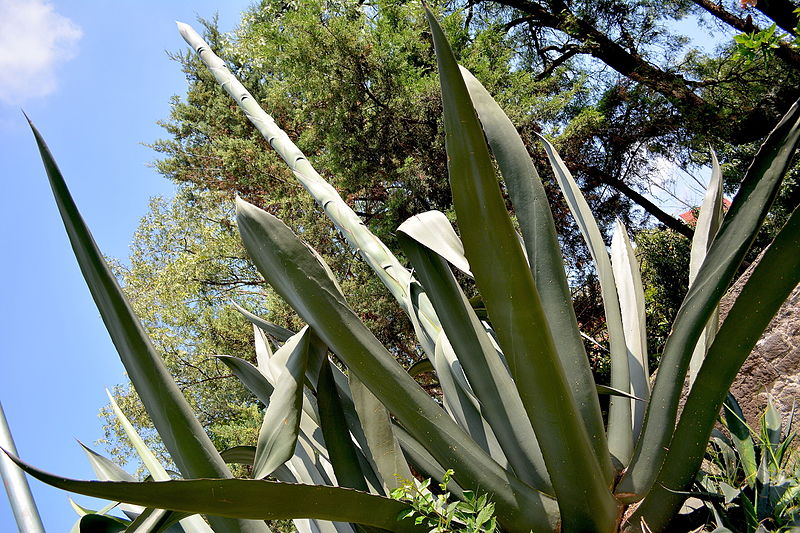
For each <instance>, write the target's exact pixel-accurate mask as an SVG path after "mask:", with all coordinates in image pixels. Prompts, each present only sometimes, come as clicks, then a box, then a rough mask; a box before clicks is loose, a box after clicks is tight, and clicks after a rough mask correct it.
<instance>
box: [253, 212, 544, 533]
mask: <svg viewBox="0 0 800 533" xmlns="http://www.w3.org/2000/svg"><path fill="white" fill-rule="evenodd" d="M237 208H238V215H237V219H238V223H239V229H240V233H241V235H242V240H243V242H244V244H245V247H246V248H247V250H248V252H249V254H250V256H251V258H252V259H253V261H254V263H255V264H256V266H257V267H258V269H259V271H260V272H261V274H262V275H263V276H264V277H265V278H266V279H267V281H268V282H269V283H270V285H272V287H273V288H274V289H275V290H276V292H277V293H278V294H280V295H281V297H282V298H283V299H284V300H286V301H287V302H288V303H289V304H290V305H291V306H292V307H293V308H294V309H295V311H297V312H298V313H299V314H300V316H301V317H302V318H303V320H304V321H305V322H306V323H308V324H309V325H310V326H311V327H312V328H313V330H314V332H315V333H316V334H317V335H319V337H320V338H321V339H322V341H323V342H324V343H325V344H326V345H327V346H328V347H329V348H330V349H331V351H333V352H334V353H335V354H336V356H337V357H338V358H339V359H340V360H342V361H343V362H344V363H345V364H346V365H347V366H348V368H349V369H350V372H351V373H352V374H354V375H356V376H357V377H358V378H359V379H360V380H361V381H362V382H363V383H364V384H365V385H366V386H367V387H368V388H369V389H370V391H371V392H372V393H373V394H374V395H376V396H377V397H378V398H379V399H380V400H381V402H382V403H383V404H384V405H385V406H386V407H387V408H388V410H389V411H390V412H391V413H392V414H393V415H394V416H396V417H397V419H398V420H399V421H400V423H401V424H403V425H404V426H405V427H406V429H408V431H409V432H410V433H411V434H412V435H414V436H415V437H416V438H417V439H419V440H420V441H421V442H423V443H424V445H425V446H426V447H427V448H428V450H429V451H430V452H431V454H432V455H433V456H434V457H436V458H437V460H438V461H439V462H440V463H443V464H447V465H448V467H449V468H452V469H453V470H455V471H456V472H457V475H458V476H459V482H460V483H462V484H463V485H470V486H474V487H481V488H482V490H485V491H487V492H491V493H492V494H493V495H494V498H495V503H496V508H497V516H498V517H499V519H500V520H501V522H502V523H503V524H504V525H505V526H506V527H507V528H509V529H511V530H512V531H513V532H514V533H516V531H520V532H521V533H528V532H529V530H530V529H531V527H533V526H534V525H536V524H538V526H537V527H542V529H544V528H545V527H550V526H551V525H552V521H551V519H552V518H553V515H552V514H550V513H548V512H547V511H546V510H545V507H547V508H548V509H550V510H552V506H551V505H550V502H549V501H548V500H546V499H544V498H542V496H541V495H539V494H538V493H534V492H533V491H531V490H530V488H528V487H527V486H525V485H524V484H523V483H522V482H521V481H519V480H518V479H517V478H515V477H514V476H513V475H511V474H509V473H507V472H505V471H503V470H502V469H501V468H500V467H499V466H498V465H497V463H495V462H494V461H493V460H492V459H491V458H490V457H489V456H488V455H487V454H486V453H485V452H484V451H483V450H482V449H481V448H480V447H479V446H478V445H477V444H475V443H474V442H472V441H471V440H470V439H469V438H468V436H467V435H466V434H465V433H464V432H463V431H462V430H461V429H460V428H459V427H458V426H457V425H456V424H455V422H453V421H452V419H450V417H449V416H448V415H447V413H445V412H444V410H443V409H442V408H441V407H439V406H438V405H437V404H436V402H435V401H434V400H433V399H432V398H431V397H430V396H428V394H427V393H426V392H425V391H424V390H423V389H422V388H421V387H420V386H419V385H418V384H417V383H416V382H415V381H414V380H413V378H411V377H410V376H409V375H408V373H407V372H406V371H405V369H403V367H402V366H400V365H399V364H398V363H397V361H396V360H395V359H394V357H392V355H391V354H390V353H389V352H388V351H387V350H386V348H384V347H383V346H382V345H381V343H380V342H379V341H378V340H377V339H376V338H375V336H374V335H373V334H372V333H371V332H370V331H369V330H368V329H367V328H366V327H365V326H364V324H363V323H361V321H360V320H359V319H358V317H357V316H356V315H355V313H354V312H353V311H352V309H350V308H349V307H348V306H347V304H346V302H344V301H343V299H342V298H341V295H340V294H339V292H338V291H337V290H336V288H335V287H334V286H333V285H332V283H331V282H330V280H329V278H328V275H327V273H325V271H324V270H323V269H322V267H321V266H320V265H319V261H318V260H317V258H316V257H314V256H313V254H311V253H310V252H309V251H308V249H307V247H306V246H305V245H304V244H303V243H302V241H300V240H299V239H298V238H297V236H296V235H294V234H293V233H292V231H291V230H290V229H289V228H288V227H287V226H286V225H285V224H283V223H282V222H281V221H279V220H278V219H277V218H275V217H273V216H272V215H270V214H269V213H267V212H265V211H262V210H260V209H258V208H257V207H255V206H253V205H250V204H248V203H246V202H244V201H241V200H239V201H238V202H237ZM520 502H524V504H522V503H520Z"/></svg>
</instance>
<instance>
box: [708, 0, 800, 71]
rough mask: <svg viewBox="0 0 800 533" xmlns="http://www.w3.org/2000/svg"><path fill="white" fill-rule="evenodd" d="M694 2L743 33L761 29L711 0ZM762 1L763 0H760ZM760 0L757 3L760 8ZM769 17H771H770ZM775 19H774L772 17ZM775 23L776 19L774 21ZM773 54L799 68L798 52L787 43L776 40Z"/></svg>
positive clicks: (747, 19)
mask: <svg viewBox="0 0 800 533" xmlns="http://www.w3.org/2000/svg"><path fill="white" fill-rule="evenodd" d="M692 1H693V2H694V3H695V4H697V5H698V6H700V7H702V8H703V9H705V10H706V11H707V12H708V13H710V14H712V15H714V16H715V17H716V18H718V19H719V20H721V21H722V22H724V23H725V24H727V25H728V26H730V27H732V28H736V29H737V30H739V31H741V32H744V33H753V32H759V31H761V28H759V27H758V26H756V25H755V24H753V19H752V18H751V17H747V18H741V17H737V16H736V15H734V14H733V13H731V12H730V11H727V10H726V9H725V8H724V7H722V5H721V4H715V3H714V2H712V1H711V0H692ZM762 1H763V0H762ZM760 4H761V2H759V3H758V5H759V9H760V7H761V6H760ZM770 18H771V17H770ZM773 20H775V19H773ZM776 23H777V21H776ZM775 56H776V57H777V58H778V59H780V60H781V61H783V62H785V63H787V64H789V65H790V66H791V67H793V68H796V69H800V54H798V53H797V51H796V50H794V49H792V47H791V46H789V44H788V43H786V42H784V41H779V42H778V48H776V49H775Z"/></svg>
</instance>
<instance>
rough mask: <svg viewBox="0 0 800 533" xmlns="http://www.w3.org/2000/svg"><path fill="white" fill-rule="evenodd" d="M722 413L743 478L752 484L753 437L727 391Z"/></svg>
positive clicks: (754, 470) (754, 458)
mask: <svg viewBox="0 0 800 533" xmlns="http://www.w3.org/2000/svg"><path fill="white" fill-rule="evenodd" d="M722 414H723V415H724V417H725V424H726V425H727V427H728V431H729V432H730V434H731V439H733V445H734V446H736V451H738V452H739V459H740V461H741V464H742V470H743V471H744V476H745V480H746V481H747V484H748V485H751V486H752V485H753V484H754V483H755V481H756V470H757V467H756V450H755V445H754V444H753V438H752V437H751V435H750V426H748V425H747V422H746V421H745V418H744V413H743V412H742V408H741V407H740V406H739V402H737V401H736V398H734V397H733V395H732V394H730V393H728V395H727V396H726V398H725V403H724V409H723V411H722Z"/></svg>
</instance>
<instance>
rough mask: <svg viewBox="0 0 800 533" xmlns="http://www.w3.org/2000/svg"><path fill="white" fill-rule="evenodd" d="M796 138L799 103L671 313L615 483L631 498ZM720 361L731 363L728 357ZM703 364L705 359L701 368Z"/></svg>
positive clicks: (759, 159) (667, 430) (767, 144)
mask: <svg viewBox="0 0 800 533" xmlns="http://www.w3.org/2000/svg"><path fill="white" fill-rule="evenodd" d="M798 142H800V104H798V103H795V104H794V105H793V106H792V108H791V109H790V110H789V112H788V113H787V114H786V115H785V116H784V117H783V119H781V121H780V123H779V124H778V125H777V126H776V127H775V129H774V130H772V132H771V133H770V134H769V137H767V140H766V141H764V144H763V145H762V146H761V148H760V149H759V151H758V154H756V157H755V159H754V160H753V163H752V164H751V165H750V168H749V169H748V170H747V173H746V175H745V178H744V180H743V181H742V185H741V186H740V188H739V192H738V193H737V194H736V197H735V198H734V200H733V203H732V204H731V207H730V209H729V210H728V213H727V215H726V216H725V219H724V221H723V223H722V227H720V229H719V231H718V232H717V236H716V237H715V239H714V242H713V243H712V244H711V248H710V249H709V250H708V254H707V255H706V258H705V260H704V261H703V266H702V267H701V268H700V271H699V272H698V273H697V277H696V278H695V281H694V283H693V284H692V286H691V287H690V288H689V292H688V293H687V294H686V298H684V301H683V304H682V305H681V308H680V309H679V310H678V313H677V315H676V317H675V321H674V323H673V325H672V330H671V333H670V335H669V337H668V338H667V342H666V345H665V346H664V353H663V355H662V357H661V362H660V363H659V367H658V377H657V378H656V381H655V384H654V385H653V390H652V395H651V398H652V399H651V403H650V405H656V406H658V408H657V409H651V410H649V411H648V414H647V417H646V419H645V425H644V428H643V430H642V436H641V438H640V439H639V442H638V443H637V447H636V451H635V454H634V459H633V461H632V463H631V465H630V467H629V468H628V470H627V472H626V473H625V476H624V477H623V478H622V480H621V481H620V484H619V485H618V487H619V490H620V491H621V492H624V493H628V494H632V495H633V496H631V498H638V497H641V496H643V495H644V494H646V493H647V491H648V490H649V489H650V487H651V486H652V484H653V482H654V481H655V478H656V475H657V474H658V470H659V467H660V465H661V464H662V462H663V457H664V454H665V452H666V450H667V448H668V444H669V440H670V437H671V435H672V433H673V427H674V424H675V419H676V415H677V411H678V402H679V400H680V394H681V390H682V388H683V383H684V380H685V378H686V373H687V370H688V367H689V360H690V358H691V354H692V352H693V350H694V347H695V345H696V344H697V339H698V338H699V337H700V335H701V334H702V332H703V330H704V329H705V326H706V324H707V323H708V320H709V318H710V317H711V316H712V314H713V313H714V311H715V309H716V307H717V305H718V304H719V301H720V299H721V298H722V295H723V294H724V292H725V290H726V289H727V288H728V286H729V285H730V283H731V281H733V277H734V276H735V274H736V270H737V269H738V268H739V265H740V264H741V262H742V260H743V258H744V256H745V254H746V253H747V251H748V249H749V248H750V245H751V244H752V242H753V239H755V236H756V234H757V233H758V229H759V227H760V226H761V223H762V222H763V221H764V218H765V217H766V215H767V212H768V211H769V208H770V205H772V201H773V200H774V199H775V196H776V195H777V193H778V189H779V188H780V184H781V182H782V180H783V176H784V175H785V173H786V170H787V169H788V166H789V164H790V163H791V160H792V157H793V155H794V153H795V150H796V148H797V145H798ZM793 216H794V215H793ZM787 228H788V226H787ZM782 231H786V228H784V230H782ZM790 231H791V230H790ZM784 238H788V237H784ZM781 270H782V269H781ZM771 297H772V295H771V294H765V298H771ZM740 299H741V298H740ZM726 321H727V320H726ZM747 331H749V328H748V329H747ZM715 342H716V341H715ZM706 358H708V355H706ZM722 364H723V365H724V366H728V365H732V363H731V362H725V363H722ZM703 368H705V364H704V365H703V367H701V370H700V372H702V371H703ZM736 368H737V369H738V368H739V367H738V366H737V367H736ZM724 374H727V371H726V372H724ZM695 382H696V380H695ZM723 399H724V395H723V396H722V397H720V398H719V402H715V404H716V405H718V406H719V405H721V403H722V400H723ZM712 405H713V404H712Z"/></svg>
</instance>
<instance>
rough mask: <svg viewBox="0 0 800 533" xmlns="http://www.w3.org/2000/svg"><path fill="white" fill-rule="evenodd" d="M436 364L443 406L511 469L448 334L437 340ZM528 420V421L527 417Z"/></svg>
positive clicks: (493, 456) (490, 452)
mask: <svg viewBox="0 0 800 533" xmlns="http://www.w3.org/2000/svg"><path fill="white" fill-rule="evenodd" d="M434 361H435V364H436V375H437V376H438V378H439V386H440V387H441V388H442V403H443V404H444V407H445V409H447V412H448V413H450V416H452V417H453V419H454V420H455V421H456V422H458V424H459V425H460V426H461V427H462V428H464V430H466V432H467V433H469V436H470V437H472V440H474V441H475V442H477V443H478V444H479V445H480V446H481V448H483V449H484V450H486V452H488V453H489V455H491V456H492V458H493V459H494V460H495V461H497V463H498V464H499V465H500V466H502V467H503V468H508V466H509V465H508V459H506V456H505V454H504V453H503V450H502V447H501V446H500V443H499V442H498V441H497V437H496V436H495V434H494V431H492V428H491V426H490V425H489V423H488V422H487V421H486V419H485V418H484V417H483V416H482V415H481V403H480V401H479V400H478V399H477V398H476V397H475V396H474V395H473V394H472V392H471V388H470V387H469V384H468V383H466V378H465V377H464V376H463V371H461V363H460V362H459V361H458V359H457V358H456V354H455V352H454V351H453V347H452V346H451V345H450V341H449V340H448V339H447V335H445V334H444V332H443V333H442V334H440V335H439V338H438V339H437V340H436V354H435V359H434ZM459 378H461V379H463V380H464V383H460V382H459ZM525 421H526V422H527V418H526V419H525ZM531 433H532V431H531ZM542 464H544V463H542Z"/></svg>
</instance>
